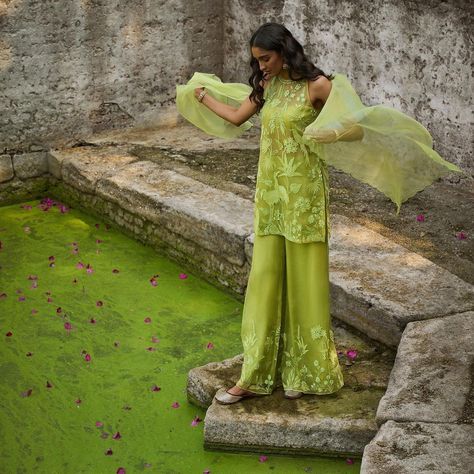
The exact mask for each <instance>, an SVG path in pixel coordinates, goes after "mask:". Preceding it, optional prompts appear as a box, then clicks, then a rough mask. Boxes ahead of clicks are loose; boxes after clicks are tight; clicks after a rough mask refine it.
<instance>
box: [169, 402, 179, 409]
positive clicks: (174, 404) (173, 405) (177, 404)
mask: <svg viewBox="0 0 474 474" xmlns="http://www.w3.org/2000/svg"><path fill="white" fill-rule="evenodd" d="M171 406H172V407H173V408H179V407H180V405H179V403H178V402H174V403H173V404H172V405H171Z"/></svg>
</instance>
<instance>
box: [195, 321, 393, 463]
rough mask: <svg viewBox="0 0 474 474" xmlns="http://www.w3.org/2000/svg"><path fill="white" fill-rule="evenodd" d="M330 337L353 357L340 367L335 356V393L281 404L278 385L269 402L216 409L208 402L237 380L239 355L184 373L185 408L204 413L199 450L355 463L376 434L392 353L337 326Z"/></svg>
mask: <svg viewBox="0 0 474 474" xmlns="http://www.w3.org/2000/svg"><path fill="white" fill-rule="evenodd" d="M334 333H335V339H336V341H337V348H338V349H339V350H340V353H341V354H343V353H344V352H345V351H346V350H348V349H349V348H354V347H357V350H358V355H357V359H356V361H355V362H354V363H352V364H347V365H346V362H345V360H344V359H345V356H343V355H340V358H341V361H340V362H341V367H342V369H343V376H344V386H343V387H342V389H341V390H339V391H338V392H337V393H334V394H329V395H305V396H304V397H302V398H301V399H298V400H287V399H285V398H284V396H283V390H282V387H281V381H280V383H277V386H276V388H275V390H274V392H273V393H272V394H271V395H269V396H264V397H258V398H249V399H248V400H244V401H242V402H240V403H237V404H234V405H229V406H222V405H220V404H218V403H217V402H216V401H215V400H213V398H214V395H215V393H216V391H219V390H220V391H222V390H225V389H226V388H228V387H230V386H232V385H234V383H235V382H236V381H237V379H238V378H239V377H240V372H241V367H242V362H243V354H239V355H238V356H235V357H233V358H231V359H226V360H224V361H222V362H212V363H209V364H206V365H204V366H202V367H196V368H194V369H191V370H190V371H189V374H188V386H187V394H188V401H189V402H191V403H194V404H196V405H199V406H200V407H202V408H204V409H208V410H207V413H206V417H205V420H204V445H205V447H206V448H208V449H219V450H226V451H229V450H230V451H253V452H278V453H292V454H298V455H325V456H356V457H361V456H362V452H363V449H364V446H365V445H366V444H367V443H368V442H369V441H370V439H372V437H373V436H375V434H376V432H377V424H376V422H375V413H376V409H377V405H378V402H379V400H380V398H381V396H382V395H383V393H384V391H385V389H386V387H387V383H388V379H389V374H390V370H391V367H392V365H393V358H394V353H393V352H392V351H390V350H388V351H385V350H383V347H382V346H377V345H371V344H369V343H368V342H367V341H365V340H363V339H361V338H359V337H358V336H355V335H354V334H353V333H351V332H350V331H349V330H348V328H345V327H343V326H341V325H337V326H335V327H334ZM346 361H347V359H346Z"/></svg>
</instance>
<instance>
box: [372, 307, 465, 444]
mask: <svg viewBox="0 0 474 474" xmlns="http://www.w3.org/2000/svg"><path fill="white" fill-rule="evenodd" d="M473 369H474V312H473V311H469V312H466V313H462V314H457V315H453V316H448V317H444V318H435V319H430V320H428V321H416V322H411V323H408V324H407V327H406V329H405V331H404V333H403V336H402V339H401V341H400V345H399V346H398V351H397V358H396V360H395V364H394V366H393V369H392V372H391V375H390V381H389V385H388V388H387V391H386V393H385V395H384V396H383V397H382V399H381V401H380V404H379V407H378V410H377V422H378V423H379V424H382V423H383V422H384V421H386V420H395V421H425V422H431V423H437V422H438V423H441V422H442V423H459V422H467V421H469V422H470V423H472V422H473V419H474V413H473V404H472V401H473V400H472V395H473V393H472V391H473V389H472V385H473V383H474V380H473V376H474V373H473ZM473 442H474V439H473Z"/></svg>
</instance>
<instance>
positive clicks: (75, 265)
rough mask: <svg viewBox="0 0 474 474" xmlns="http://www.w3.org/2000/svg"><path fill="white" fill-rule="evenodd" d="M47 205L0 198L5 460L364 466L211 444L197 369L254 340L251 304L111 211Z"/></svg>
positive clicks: (82, 465)
mask: <svg viewBox="0 0 474 474" xmlns="http://www.w3.org/2000/svg"><path fill="white" fill-rule="evenodd" d="M38 204H39V201H30V202H28V203H24V204H22V205H11V206H8V207H3V208H0V241H1V243H2V248H1V250H0V265H1V268H0V295H1V296H0V328H1V331H2V336H1V337H2V342H1V345H0V374H1V378H0V390H1V395H0V407H1V411H0V455H1V458H0V464H1V469H0V471H1V472H2V473H32V472H35V473H104V474H105V473H116V472H117V470H118V469H119V468H120V467H123V468H124V469H125V472H126V473H127V474H130V473H136V472H150V473H186V474H187V473H202V472H204V471H206V470H209V472H210V473H211V474H218V473H223V474H231V473H260V472H275V473H285V474H287V473H304V472H309V473H347V472H351V473H356V472H359V469H360V461H357V460H355V461H354V464H352V465H350V464H347V463H346V461H345V460H344V459H330V458H308V457H299V458H298V457H289V456H278V455H271V454H268V455H267V456H268V459H267V460H266V461H265V462H261V461H260V455H259V454H248V455H246V454H231V453H222V452H209V451H204V449H203V447H202V446H203V424H204V422H203V421H199V420H197V417H198V418H200V419H201V420H204V416H205V411H204V410H201V409H199V408H197V407H195V406H193V405H191V404H188V403H187V401H186V380H187V373H188V371H189V369H191V368H192V367H195V366H198V365H202V364H206V363H208V362H212V361H220V360H222V359H225V358H228V357H232V356H234V355H236V354H238V353H240V352H241V351H242V346H241V341H240V318H241V311H242V304H241V303H240V302H239V301H237V300H235V299H233V298H232V297H230V296H229V295H226V294H224V293H223V292H221V291H219V290H218V289H216V288H214V287H213V286H212V285H210V284H209V283H207V282H205V281H204V280H202V279H200V278H199V277H197V276H196V275H194V274H192V273H190V272H188V270H187V269H186V268H184V267H183V266H180V265H178V264H176V263H174V262H172V261H170V260H168V259H167V258H164V257H163V256H161V255H159V254H157V253H156V252H155V251H154V250H153V249H151V248H148V247H146V246H144V245H142V244H140V243H138V242H136V241H134V240H132V239H130V238H128V237H126V236H124V235H123V234H122V233H120V232H119V231H117V230H115V229H113V228H107V227H106V225H105V224H104V222H101V221H98V220H97V219H95V218H93V217H91V216H88V215H86V214H84V213H82V212H80V211H78V210H76V209H69V210H67V209H63V210H65V211H67V212H61V211H60V209H59V208H58V206H52V207H50V208H49V210H47V211H45V210H42V209H40V208H39V207H38ZM30 206H31V208H30ZM185 276H187V278H185ZM153 277H154V281H153V280H152V279H153ZM150 280H151V281H150ZM154 282H156V284H152V283H154ZM147 318H149V319H147ZM68 323H69V324H68ZM9 333H11V335H8V334H9ZM88 357H90V360H86V359H87V358H88ZM48 384H49V385H50V386H49V387H48V386H47V385H48ZM29 390H31V392H28V391H29ZM28 393H29V395H28ZM193 420H195V425H194V426H193V423H192V422H193ZM117 432H118V433H120V436H121V437H120V439H114V435H116V434H117Z"/></svg>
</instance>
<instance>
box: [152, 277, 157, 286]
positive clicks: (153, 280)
mask: <svg viewBox="0 0 474 474" xmlns="http://www.w3.org/2000/svg"><path fill="white" fill-rule="evenodd" d="M150 283H151V286H157V285H158V282H157V281H156V279H155V277H152V278H150Z"/></svg>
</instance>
